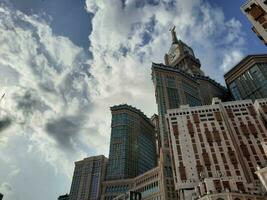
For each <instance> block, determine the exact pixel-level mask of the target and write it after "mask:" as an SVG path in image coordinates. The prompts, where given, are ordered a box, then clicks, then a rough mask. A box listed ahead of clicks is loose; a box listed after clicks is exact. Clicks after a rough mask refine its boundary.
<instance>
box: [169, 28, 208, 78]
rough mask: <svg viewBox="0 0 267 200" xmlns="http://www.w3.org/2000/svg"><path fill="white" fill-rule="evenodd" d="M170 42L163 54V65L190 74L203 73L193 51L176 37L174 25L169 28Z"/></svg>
mask: <svg viewBox="0 0 267 200" xmlns="http://www.w3.org/2000/svg"><path fill="white" fill-rule="evenodd" d="M169 31H170V32H171V37H172V44H171V47H170V49H169V52H168V53H167V54H165V57H164V60H165V65H167V66H171V67H176V68H179V69H181V70H183V71H185V72H187V73H189V74H191V75H193V74H198V75H203V74H204V73H203V72H202V71H201V70H200V61H199V59H197V58H196V57H195V54H194V51H193V50H192V48H191V47H190V46H188V45H187V44H185V43H184V42H183V41H181V40H178V39H177V35H176V31H175V26H173V27H172V28H171V29H170V30H169Z"/></svg>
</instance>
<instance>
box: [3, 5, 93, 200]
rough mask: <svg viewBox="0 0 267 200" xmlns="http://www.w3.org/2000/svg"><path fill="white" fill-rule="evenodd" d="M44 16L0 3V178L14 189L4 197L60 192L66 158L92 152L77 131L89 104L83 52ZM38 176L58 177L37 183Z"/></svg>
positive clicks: (68, 167) (67, 169)
mask: <svg viewBox="0 0 267 200" xmlns="http://www.w3.org/2000/svg"><path fill="white" fill-rule="evenodd" d="M49 23H50V22H49V21H47V20H46V18H45V19H44V18H43V15H42V16H37V15H31V16H29V15H25V14H23V13H21V12H19V11H17V10H14V8H13V7H12V5H11V4H9V3H8V2H7V1H2V2H1V3H0V33H1V38H0V58H1V59H0V70H1V74H0V84H1V88H0V95H1V96H2V94H3V93H5V94H6V95H5V97H4V98H3V99H2V101H1V102H0V132H1V133H0V180H1V181H0V183H3V182H6V183H9V184H10V185H12V186H13V187H12V188H13V189H14V190H15V191H16V192H14V193H12V192H11V193H12V194H11V193H10V192H9V193H8V192H6V193H7V194H6V195H5V199H7V200H11V199H29V200H30V199H36V198H39V197H38V196H39V194H40V193H45V194H48V196H45V197H44V199H56V197H57V195H58V194H60V193H58V192H62V193H63V192H64V193H65V192H68V191H67V190H68V188H69V185H70V177H71V176H72V170H73V162H74V161H75V160H78V159H81V158H83V157H85V156H86V155H88V154H89V155H90V154H92V152H91V151H90V150H89V148H88V147H86V146H87V142H86V141H84V140H83V139H84V138H83V137H81V135H80V133H81V132H82V131H83V130H84V129H83V123H84V120H86V119H87V117H86V115H87V112H89V110H90V107H91V102H90V91H89V87H88V82H89V81H91V80H90V79H91V75H90V73H89V64H88V59H89V56H88V54H87V52H85V51H84V50H83V49H82V48H80V47H78V46H76V45H74V44H73V43H72V42H71V41H70V40H69V39H68V38H66V37H61V36H56V35H54V34H53V31H52V30H51V28H50V24H49ZM87 134H88V135H90V133H87ZM42 170H43V171H42ZM28 171H29V172H31V173H32V174H27V173H28ZM25 177H27V178H26V180H27V181H26V182H27V183H28V184H25ZM37 177H38V180H39V181H38V180H37ZM47 177H50V180H48V178H47ZM51 178H53V179H51ZM42 179H44V180H46V181H47V182H49V181H52V182H54V183H55V184H57V185H60V184H62V185H61V186H59V187H58V188H57V190H58V191H56V189H55V188H56V187H54V186H52V185H51V187H47V189H45V191H41V189H40V188H38V187H37V186H35V184H36V181H37V182H40V180H42ZM63 179H64V182H62V180H63ZM66 179H68V180H66ZM47 182H46V183H47ZM59 182H60V183H59ZM1 187H3V185H1ZM45 187H46V186H45ZM52 187H54V188H52ZM29 188H35V189H36V192H34V191H32V192H30V191H29ZM63 188H64V190H65V191H62V189H63ZM51 191H52V192H51ZM25 194H27V195H26V196H25Z"/></svg>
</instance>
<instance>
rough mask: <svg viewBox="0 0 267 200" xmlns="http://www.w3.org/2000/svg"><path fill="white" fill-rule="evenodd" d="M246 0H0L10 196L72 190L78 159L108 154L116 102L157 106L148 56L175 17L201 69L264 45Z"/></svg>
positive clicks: (2, 171)
mask: <svg viewBox="0 0 267 200" xmlns="http://www.w3.org/2000/svg"><path fill="white" fill-rule="evenodd" d="M242 3H243V1H241V0H235V1H232V0H223V1H222V0H210V1H208V0H108V1H105V0H103V1H100V0H99V1H94V0H79V1H78V0H0V71H1V73H0V86H1V89H0V95H1V96H2V94H5V96H4V98H3V99H2V100H1V102H0V192H1V193H3V194H4V195H5V197H4V199H5V200H25V199H27V200H36V199H39V200H53V199H57V197H58V196H59V195H61V194H65V193H68V192H69V190H70V185H71V177H72V173H73V169H74V161H77V160H80V159H83V158H84V157H87V156H92V155H98V154H104V155H106V156H108V149H109V138H110V122H111V115H110V110H109V108H110V106H112V105H116V104H121V103H128V104H130V105H133V106H135V107H137V108H139V109H141V110H142V111H143V112H144V113H146V114H147V115H148V116H151V115H152V114H153V113H156V112H157V108H156V102H155V94H154V89H153V84H152V81H151V63H152V62H158V63H161V62H163V57H164V54H165V53H166V52H167V51H168V49H169V47H170V45H171V35H170V32H169V29H170V27H172V26H173V25H175V26H176V32H177V35H178V38H179V39H181V40H183V41H184V42H186V43H187V44H188V45H190V46H192V48H193V49H194V51H195V54H196V56H197V57H198V58H199V59H200V61H201V64H202V69H203V71H204V72H205V73H206V75H209V76H210V77H212V78H213V79H215V80H217V81H218V82H220V83H221V84H224V81H223V74H224V73H225V72H226V71H227V70H229V69H230V68H231V67H233V66H234V65H235V64H236V63H238V62H239V61H240V60H241V59H242V58H243V57H244V56H246V55H248V54H255V53H265V52H266V47H265V46H264V45H263V43H262V42H261V41H260V40H259V39H258V38H257V37H256V36H255V34H254V33H253V32H252V31H251V25H250V23H249V22H248V20H247V19H246V17H245V16H243V14H242V13H241V11H240V9H239V7H240V5H241V4H242Z"/></svg>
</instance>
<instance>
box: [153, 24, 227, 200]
mask: <svg viewBox="0 0 267 200" xmlns="http://www.w3.org/2000/svg"><path fill="white" fill-rule="evenodd" d="M170 31H171V35H172V44H171V47H170V50H169V52H168V53H167V54H166V55H165V65H164V64H156V63H153V64H152V80H153V83H154V87H155V93H156V94H155V95H156V102H157V105H158V116H159V127H160V128H159V129H160V130H159V135H160V140H161V141H160V144H161V157H162V158H160V160H161V161H162V162H161V163H160V164H161V165H162V166H161V169H162V170H163V172H162V174H163V184H164V187H165V189H164V191H165V199H166V200H169V199H176V198H177V197H176V195H169V194H170V193H173V194H174V193H175V192H176V191H175V190H174V184H173V183H174V180H173V172H174V170H173V166H174V163H173V160H174V159H173V156H172V154H171V152H172V151H171V149H172V146H171V144H170V142H169V133H168V129H167V125H166V119H165V115H166V113H167V110H168V109H174V108H179V107H180V106H181V105H185V104H189V105H190V106H199V105H203V104H210V103H211V102H212V98H213V97H219V98H222V99H225V96H227V95H226V94H227V90H226V88H224V87H223V86H221V85H220V84H219V83H217V82H216V81H214V80H212V79H210V78H209V77H208V76H205V75H204V73H203V72H202V70H201V69H200V68H201V64H200V61H199V59H197V58H196V57H195V54H194V52H193V50H192V48H191V47H189V46H188V45H186V44H185V43H184V42H182V41H181V40H178V39H177V36H176V33H175V27H174V28H172V29H171V30H170ZM168 189H169V190H168ZM167 191H168V192H167Z"/></svg>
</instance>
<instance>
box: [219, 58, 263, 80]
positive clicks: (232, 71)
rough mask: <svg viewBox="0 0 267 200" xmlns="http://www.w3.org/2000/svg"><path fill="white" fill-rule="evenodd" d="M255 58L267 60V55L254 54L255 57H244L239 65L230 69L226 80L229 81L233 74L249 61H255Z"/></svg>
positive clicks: (226, 74)
mask: <svg viewBox="0 0 267 200" xmlns="http://www.w3.org/2000/svg"><path fill="white" fill-rule="evenodd" d="M255 58H267V54H254V55H247V56H246V57H244V58H243V59H242V60H241V61H239V63H237V64H236V65H235V66H234V67H233V68H232V69H230V70H229V71H228V72H226V73H225V74H224V78H225V79H227V78H228V77H229V76H231V74H232V73H234V72H235V71H236V70H238V68H240V67H241V66H243V65H245V64H246V63H248V62H249V61H251V60H253V59H255Z"/></svg>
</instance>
